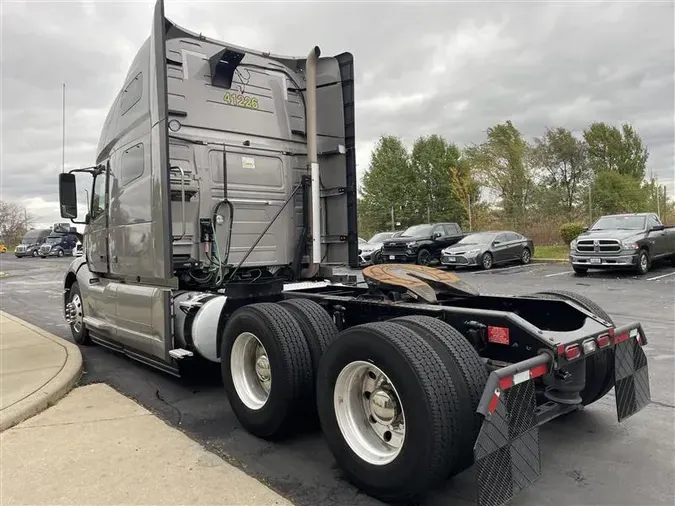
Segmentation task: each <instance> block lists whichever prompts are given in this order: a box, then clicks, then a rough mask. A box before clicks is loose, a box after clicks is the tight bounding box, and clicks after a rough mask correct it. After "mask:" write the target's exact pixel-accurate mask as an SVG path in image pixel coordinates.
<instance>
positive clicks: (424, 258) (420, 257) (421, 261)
mask: <svg viewBox="0 0 675 506" xmlns="http://www.w3.org/2000/svg"><path fill="white" fill-rule="evenodd" d="M430 262H431V252H430V251H429V250H428V249H426V248H422V249H421V250H419V251H418V252H417V262H416V263H417V265H429V263H430Z"/></svg>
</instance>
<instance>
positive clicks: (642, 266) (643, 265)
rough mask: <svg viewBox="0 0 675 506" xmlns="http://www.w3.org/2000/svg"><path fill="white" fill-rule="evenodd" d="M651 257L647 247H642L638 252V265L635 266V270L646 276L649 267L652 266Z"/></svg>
mask: <svg viewBox="0 0 675 506" xmlns="http://www.w3.org/2000/svg"><path fill="white" fill-rule="evenodd" d="M650 264H651V262H650V259H649V252H648V251H647V250H646V249H641V250H640V253H638V258H637V265H636V266H635V270H636V271H637V273H638V274H639V275H640V276H644V275H645V274H647V272H649V267H650Z"/></svg>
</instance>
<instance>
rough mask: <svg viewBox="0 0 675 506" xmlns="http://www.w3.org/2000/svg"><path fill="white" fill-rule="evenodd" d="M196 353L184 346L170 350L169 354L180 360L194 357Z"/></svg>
mask: <svg viewBox="0 0 675 506" xmlns="http://www.w3.org/2000/svg"><path fill="white" fill-rule="evenodd" d="M193 355H194V353H192V352H191V351H189V350H185V349H183V348H176V349H173V350H169V356H170V357H173V358H175V359H176V360H180V359H182V358H189V357H192V356H193Z"/></svg>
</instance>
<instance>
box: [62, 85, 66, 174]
mask: <svg viewBox="0 0 675 506" xmlns="http://www.w3.org/2000/svg"><path fill="white" fill-rule="evenodd" d="M61 114H62V118H61V119H62V126H61V134H62V135H61V172H62V173H63V172H65V171H66V83H63V107H62V111H61Z"/></svg>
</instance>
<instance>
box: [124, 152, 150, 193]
mask: <svg viewBox="0 0 675 506" xmlns="http://www.w3.org/2000/svg"><path fill="white" fill-rule="evenodd" d="M144 163H145V149H144V148H143V144H136V145H135V146H132V147H130V148H129V149H127V150H126V151H124V153H122V176H121V178H120V179H121V181H120V182H121V184H122V186H124V185H126V184H128V183H130V182H131V181H133V180H134V179H136V178H138V177H140V176H141V174H143V165H144Z"/></svg>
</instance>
